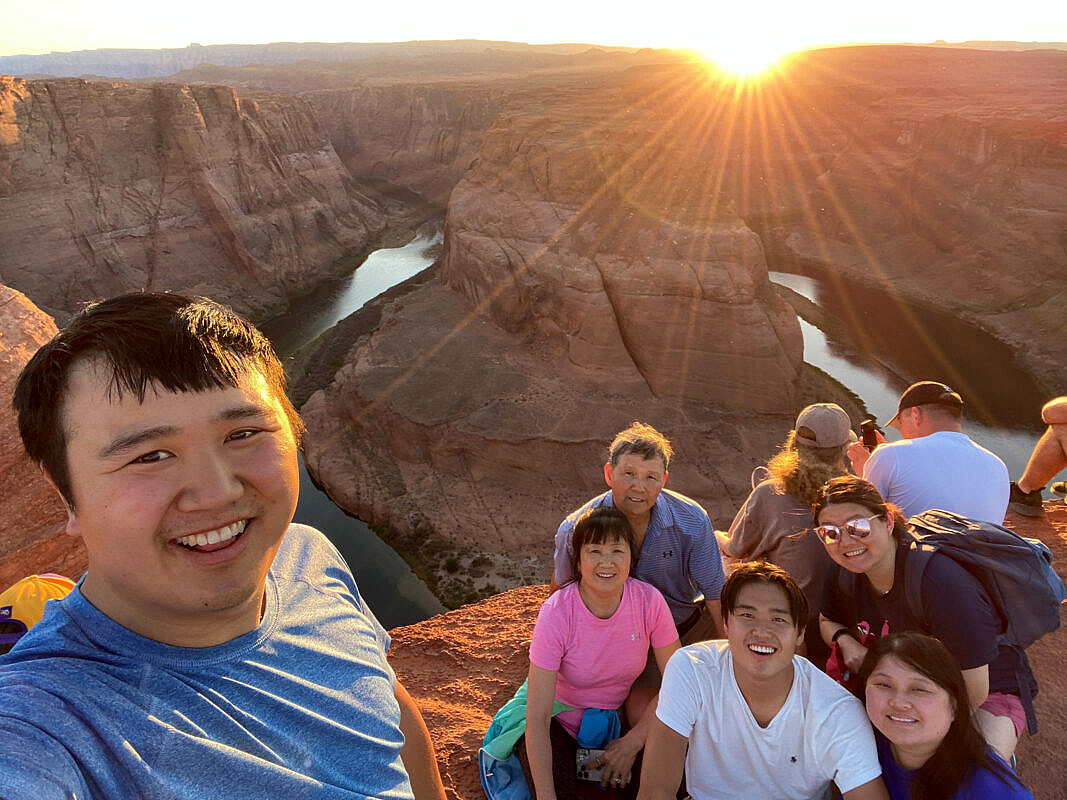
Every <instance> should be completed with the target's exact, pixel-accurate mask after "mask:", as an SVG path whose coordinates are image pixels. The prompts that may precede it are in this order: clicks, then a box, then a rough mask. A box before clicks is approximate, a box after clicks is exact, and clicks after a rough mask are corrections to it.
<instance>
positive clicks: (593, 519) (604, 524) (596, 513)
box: [571, 506, 638, 581]
mask: <svg viewBox="0 0 1067 800" xmlns="http://www.w3.org/2000/svg"><path fill="white" fill-rule="evenodd" d="M617 541H622V542H626V544H627V545H628V546H629V548H630V572H631V573H633V571H634V566H635V565H636V564H637V555H638V553H637V537H636V536H634V529H633V528H632V527H630V521H629V520H628V519H626V515H625V514H623V513H622V512H621V511H619V509H617V508H615V507H614V506H599V507H597V508H591V509H589V510H588V511H586V512H585V513H584V514H582V515H581V516H580V517H578V521H577V522H575V523H574V535H573V536H572V537H571V574H572V575H574V580H576V581H579V580H581V578H582V571H581V564H582V547H584V546H585V545H587V544H603V543H605V542H617Z"/></svg>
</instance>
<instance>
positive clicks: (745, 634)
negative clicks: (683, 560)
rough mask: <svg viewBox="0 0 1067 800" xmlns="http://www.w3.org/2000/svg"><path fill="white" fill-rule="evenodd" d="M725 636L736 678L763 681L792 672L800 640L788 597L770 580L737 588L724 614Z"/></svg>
mask: <svg viewBox="0 0 1067 800" xmlns="http://www.w3.org/2000/svg"><path fill="white" fill-rule="evenodd" d="M726 637H727V639H728V641H729V643H730V652H731V653H732V655H733V661H734V673H735V674H736V675H737V676H738V678H739V680H740V679H743V678H749V679H752V680H760V681H767V680H771V679H773V678H775V677H779V676H781V675H782V674H783V673H784V672H785V671H786V670H788V671H790V674H792V665H793V654H794V653H795V652H796V649H797V647H799V646H800V643H801V642H802V641H803V640H804V629H803V628H798V627H797V625H796V623H795V622H794V621H793V617H792V615H791V613H790V611H789V597H788V596H787V595H786V593H785V590H784V589H783V588H782V587H781V586H779V585H777V584H774V583H768V582H767V581H761V580H752V581H749V582H748V583H746V584H745V585H744V586H742V587H741V589H740V591H739V592H738V593H737V602H736V603H735V604H734V608H733V610H732V611H731V612H730V613H729V614H727V616H726Z"/></svg>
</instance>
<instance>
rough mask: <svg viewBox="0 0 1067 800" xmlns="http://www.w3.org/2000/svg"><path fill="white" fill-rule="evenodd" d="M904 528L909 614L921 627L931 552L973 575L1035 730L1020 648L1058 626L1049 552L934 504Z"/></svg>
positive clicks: (1060, 594) (1061, 594) (1059, 597)
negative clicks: (1011, 658) (1011, 655)
mask: <svg viewBox="0 0 1067 800" xmlns="http://www.w3.org/2000/svg"><path fill="white" fill-rule="evenodd" d="M908 530H909V532H910V534H911V539H912V541H911V542H910V544H909V549H910V550H911V552H910V553H909V556H908V564H907V571H906V572H905V574H904V596H905V597H906V598H907V602H908V606H909V607H910V608H911V612H912V614H913V615H914V616H915V617H916V618H917V619H919V620H922V621H923V625H924V627H926V615H925V613H924V612H923V602H922V597H921V593H922V591H921V590H922V579H923V573H924V572H925V571H926V566H927V565H928V564H929V563H930V558H931V556H933V554H934V553H942V554H943V555H946V556H948V557H949V558H951V559H952V560H953V561H955V562H956V563H957V564H959V565H960V566H961V567H963V568H964V569H966V570H967V571H968V572H970V573H971V574H972V575H973V576H974V577H975V578H977V579H978V581H979V582H980V583H981V584H982V587H983V588H984V589H985V590H986V593H987V594H988V595H989V599H990V600H991V601H992V603H993V607H994V608H995V609H996V611H997V616H999V617H1000V622H1001V632H1000V635H999V636H998V637H997V644H999V645H1000V646H1001V647H1007V648H1009V649H1011V650H1014V651H1015V652H1016V654H1017V658H1016V664H1017V666H1016V678H1017V680H1018V684H1019V696H1020V699H1021V700H1022V703H1023V708H1024V709H1025V710H1026V726H1027V729H1028V730H1029V731H1030V733H1031V734H1033V733H1035V732H1036V731H1037V718H1036V716H1035V715H1034V701H1033V693H1032V692H1031V679H1032V675H1031V673H1030V670H1029V668H1028V667H1027V665H1026V659H1025V657H1024V656H1023V652H1022V651H1023V650H1024V649H1025V648H1027V647H1029V646H1030V645H1032V644H1033V643H1034V642H1036V641H1037V640H1038V639H1040V638H1041V637H1042V636H1044V635H1045V634H1046V633H1051V632H1052V631H1054V630H1056V629H1057V628H1058V627H1059V626H1060V603H1062V602H1063V600H1064V598H1065V597H1067V591H1065V590H1064V585H1063V581H1062V580H1061V579H1060V576H1059V575H1057V574H1056V571H1055V570H1054V569H1053V568H1052V552H1051V551H1050V550H1049V549H1048V548H1047V547H1046V546H1045V544H1044V542H1041V541H1040V540H1038V539H1027V538H1024V537H1022V536H1019V535H1018V534H1017V533H1013V532H1012V531H1009V530H1008V529H1007V528H1004V527H1001V526H1000V525H994V524H993V523H991V522H982V521H980V520H974V519H968V518H967V517H962V516H960V515H959V514H953V513H951V512H949V511H941V510H939V509H932V510H930V511H924V512H923V513H921V514H916V515H915V516H914V517H912V518H911V519H909V520H908Z"/></svg>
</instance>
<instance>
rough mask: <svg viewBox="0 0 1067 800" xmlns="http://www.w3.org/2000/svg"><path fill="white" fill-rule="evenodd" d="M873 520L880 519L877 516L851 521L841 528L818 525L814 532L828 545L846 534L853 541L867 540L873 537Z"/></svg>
mask: <svg viewBox="0 0 1067 800" xmlns="http://www.w3.org/2000/svg"><path fill="white" fill-rule="evenodd" d="M872 519H878V515H877V514H875V515H874V516H873V517H867V518H866V519H862V518H861V519H854V520H850V521H849V522H846V523H845V524H844V525H842V526H840V527H838V526H837V525H817V526H816V527H815V528H814V531H815V533H816V534H817V535H818V536H819V538H820V539H822V540H823V541H824V542H826V543H827V544H831V543H832V542H836V541H837V540H838V539H840V538H841V537H842V536H843V535H844V534H846V533H847V534H848V535H849V536H851V537H852V538H853V539H866V538H867V537H868V536H870V535H871V520H872Z"/></svg>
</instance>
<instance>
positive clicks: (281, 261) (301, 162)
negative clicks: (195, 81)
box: [0, 76, 385, 316]
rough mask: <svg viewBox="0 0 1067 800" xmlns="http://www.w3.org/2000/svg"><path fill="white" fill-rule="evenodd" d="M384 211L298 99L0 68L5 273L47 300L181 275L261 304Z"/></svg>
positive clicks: (166, 284) (70, 299) (292, 287)
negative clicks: (25, 74) (31, 76)
mask: <svg viewBox="0 0 1067 800" xmlns="http://www.w3.org/2000/svg"><path fill="white" fill-rule="evenodd" d="M384 225H385V216H384V212H383V210H382V208H381V207H380V206H379V205H377V204H376V203H375V202H374V201H372V200H371V199H370V198H368V197H367V196H365V195H364V194H362V193H361V191H360V190H359V187H357V186H356V185H355V184H354V183H353V182H352V180H351V178H350V176H349V174H348V172H347V171H346V170H345V169H344V167H343V165H342V164H341V162H340V160H339V159H338V158H337V154H336V153H335V152H334V150H333V148H332V147H331V145H330V142H329V139H328V138H327V137H326V134H325V133H324V131H323V129H322V127H321V126H320V124H319V122H318V119H317V117H316V116H315V114H314V112H313V111H312V110H311V108H310V107H309V106H308V104H307V103H306V102H304V101H302V100H299V99H296V98H293V97H284V96H278V95H274V96H266V95H265V96H260V97H255V98H244V99H239V98H238V97H237V96H236V94H235V93H234V92H233V90H232V89H227V88H222V87H211V86H193V87H190V86H185V85H180V84H156V85H151V86H140V85H127V84H121V83H118V84H110V83H87V82H85V81H81V80H73V79H71V80H50V81H30V82H26V81H22V80H19V79H15V78H10V77H7V76H0V256H2V257H0V278H2V279H3V281H4V282H5V283H7V284H8V285H10V286H13V287H15V288H18V289H20V290H22V291H24V292H26V293H27V294H28V295H29V296H30V297H32V298H33V299H34V301H35V302H36V303H37V304H39V305H41V306H42V307H44V308H48V309H51V310H55V311H67V312H69V311H71V310H73V309H74V308H76V307H77V305H78V304H79V303H81V302H83V301H86V300H91V299H99V298H101V297H107V296H110V295H114V294H118V293H120V292H124V291H130V290H137V289H143V290H175V291H184V292H194V293H199V294H205V295H208V296H211V297H213V298H215V299H217V300H220V301H223V302H227V303H230V304H231V305H233V306H235V307H236V308H238V309H239V310H241V311H244V312H248V313H251V314H253V315H256V316H261V315H262V314H263V313H264V312H265V311H266V310H267V309H270V308H273V307H277V306H279V305H280V304H281V303H283V302H284V300H285V299H286V298H287V297H288V296H290V295H291V294H292V293H294V292H296V291H298V290H299V289H301V288H304V287H308V286H310V285H312V284H314V283H316V282H317V281H320V280H321V279H322V278H323V277H324V274H323V273H324V271H325V270H327V269H328V268H329V266H330V264H331V263H332V262H333V261H334V260H336V259H338V258H339V257H341V256H343V255H346V254H348V253H351V252H352V251H355V250H360V249H362V248H363V247H365V246H366V245H367V244H368V243H369V242H370V241H371V240H372V239H374V238H376V237H377V235H378V234H379V233H380V232H381V231H382V230H383V228H384Z"/></svg>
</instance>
